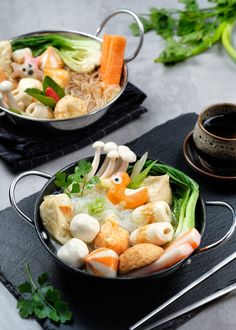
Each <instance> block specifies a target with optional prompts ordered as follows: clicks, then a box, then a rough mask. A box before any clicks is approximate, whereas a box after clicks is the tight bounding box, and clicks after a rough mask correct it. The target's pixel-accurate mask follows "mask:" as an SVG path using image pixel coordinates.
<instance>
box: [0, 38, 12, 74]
mask: <svg viewBox="0 0 236 330" xmlns="http://www.w3.org/2000/svg"><path fill="white" fill-rule="evenodd" d="M11 57H12V48H11V43H10V41H8V40H4V41H0V68H1V69H2V71H3V72H4V73H6V74H7V75H8V76H10V75H11V73H12V67H11V63H12V61H11Z"/></svg>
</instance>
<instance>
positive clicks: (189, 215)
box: [133, 160, 199, 238]
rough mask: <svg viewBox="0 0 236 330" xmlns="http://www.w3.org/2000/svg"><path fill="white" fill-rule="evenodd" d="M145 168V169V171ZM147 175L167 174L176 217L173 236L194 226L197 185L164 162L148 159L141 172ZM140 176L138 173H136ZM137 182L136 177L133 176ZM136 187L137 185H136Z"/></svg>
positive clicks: (177, 235)
mask: <svg viewBox="0 0 236 330" xmlns="http://www.w3.org/2000/svg"><path fill="white" fill-rule="evenodd" d="M146 170H147V171H146ZM146 172H148V174H149V175H164V174H168V175H169V177H170V183H171V186H172V189H173V206H172V211H173V214H174V216H175V218H176V224H175V235H174V238H177V237H179V236H181V235H182V234H183V233H185V232H186V231H188V230H189V229H192V228H194V227H195V209H196V204H197V200H198V197H199V186H198V184H197V183H196V182H195V181H194V180H193V179H191V178H190V177H189V176H187V175H186V174H184V173H183V172H181V171H180V170H178V169H176V168H174V167H171V166H169V165H166V164H162V163H158V162H155V163H154V162H153V161H151V160H148V161H146V162H145V165H144V169H143V171H142V172H141V173H146ZM138 176H140V174H139V175H138ZM133 181H134V182H137V177H136V178H133ZM136 188H137V186H136Z"/></svg>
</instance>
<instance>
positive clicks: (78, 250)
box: [57, 238, 89, 267]
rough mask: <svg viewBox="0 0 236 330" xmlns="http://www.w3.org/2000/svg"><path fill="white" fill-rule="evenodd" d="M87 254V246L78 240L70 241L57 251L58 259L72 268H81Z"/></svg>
mask: <svg viewBox="0 0 236 330" xmlns="http://www.w3.org/2000/svg"><path fill="white" fill-rule="evenodd" d="M88 254H89V250H88V247H87V245H86V244H85V243H84V242H83V241H81V240H80V239H78V238H72V239H70V240H69V241H68V242H67V243H66V244H64V245H63V246H62V247H60V249H59V250H58V251H57V256H58V258H59V259H61V260H62V261H64V262H65V263H66V264H67V265H70V266H72V267H81V266H82V265H83V263H84V261H85V258H86V257H87V256H88Z"/></svg>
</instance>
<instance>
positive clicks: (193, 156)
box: [183, 132, 236, 181]
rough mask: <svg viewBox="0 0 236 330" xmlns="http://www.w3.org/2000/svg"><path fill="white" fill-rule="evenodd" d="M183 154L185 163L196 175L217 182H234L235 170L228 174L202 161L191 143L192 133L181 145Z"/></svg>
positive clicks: (235, 178) (235, 177)
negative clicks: (198, 174)
mask: <svg viewBox="0 0 236 330" xmlns="http://www.w3.org/2000/svg"><path fill="white" fill-rule="evenodd" d="M183 153H184V157H185V159H186V161H187V163H188V164H189V165H190V166H191V167H192V168H193V169H194V170H195V171H196V172H198V173H200V174H202V175H205V176H208V177H209V178H213V179H217V180H225V181H232V180H236V169H235V171H234V170H233V169H231V170H230V171H228V174H226V173H225V171H224V172H223V173H222V170H221V169H220V168H219V169H218V168H217V169H216V167H215V166H213V165H211V164H209V163H207V162H206V161H204V160H203V159H202V158H201V157H200V155H199V154H198V152H197V149H196V147H195V145H194V142H193V132H190V133H189V134H188V135H187V136H186V138H185V140H184V144H183Z"/></svg>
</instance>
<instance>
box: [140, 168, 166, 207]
mask: <svg viewBox="0 0 236 330" xmlns="http://www.w3.org/2000/svg"><path fill="white" fill-rule="evenodd" d="M141 187H146V188H147V190H148V196H149V199H148V201H149V202H157V201H165V202H166V203H167V204H169V205H171V204H172V191H171V187H170V177H169V175H167V174H165V175H160V176H148V177H147V178H145V179H144V180H143V183H142V185H141Z"/></svg>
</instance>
